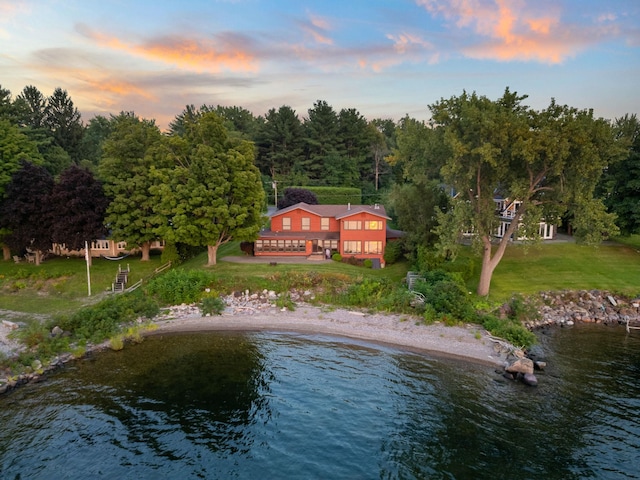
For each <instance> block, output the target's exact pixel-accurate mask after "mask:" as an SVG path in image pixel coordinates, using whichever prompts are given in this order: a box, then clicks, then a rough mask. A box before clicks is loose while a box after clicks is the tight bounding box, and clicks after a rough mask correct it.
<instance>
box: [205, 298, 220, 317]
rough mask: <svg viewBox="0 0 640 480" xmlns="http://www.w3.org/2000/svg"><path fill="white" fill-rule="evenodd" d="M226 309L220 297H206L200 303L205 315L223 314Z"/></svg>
mask: <svg viewBox="0 0 640 480" xmlns="http://www.w3.org/2000/svg"><path fill="white" fill-rule="evenodd" d="M224 309H225V304H224V301H223V300H222V299H221V298H220V297H205V298H203V299H202V302H201V303H200V310H201V311H202V314H203V315H214V314H215V315H221V314H222V312H224Z"/></svg>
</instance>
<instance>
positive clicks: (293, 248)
mask: <svg viewBox="0 0 640 480" xmlns="http://www.w3.org/2000/svg"><path fill="white" fill-rule="evenodd" d="M255 251H256V252H305V251H306V244H305V241H304V240H256V243H255Z"/></svg>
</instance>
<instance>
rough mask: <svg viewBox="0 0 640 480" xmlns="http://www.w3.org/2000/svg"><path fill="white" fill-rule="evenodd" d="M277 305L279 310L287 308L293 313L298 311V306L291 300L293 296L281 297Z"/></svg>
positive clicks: (285, 295) (277, 300)
mask: <svg viewBox="0 0 640 480" xmlns="http://www.w3.org/2000/svg"><path fill="white" fill-rule="evenodd" d="M275 303H276V306H277V307H278V308H286V309H287V310H289V311H291V312H293V311H294V310H295V309H296V304H295V302H294V301H293V300H291V295H289V294H288V293H286V294H284V295H281V296H279V297H278V298H277V299H276V302H275Z"/></svg>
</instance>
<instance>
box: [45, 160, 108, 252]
mask: <svg viewBox="0 0 640 480" xmlns="http://www.w3.org/2000/svg"><path fill="white" fill-rule="evenodd" d="M49 202H50V208H51V211H52V219H53V222H52V223H53V225H52V236H53V241H54V242H55V243H58V244H64V245H66V246H67V248H68V249H70V250H80V249H82V248H84V247H85V242H86V243H87V244H88V246H89V248H91V242H92V241H94V240H99V239H101V238H104V236H105V235H106V228H105V226H104V218H105V213H106V210H107V205H108V203H109V201H108V200H107V197H106V196H105V194H104V190H103V188H102V182H100V181H99V180H98V179H96V178H95V176H94V175H93V173H91V172H90V171H89V170H88V169H86V168H81V167H78V166H77V165H72V166H70V167H69V168H67V169H66V170H65V171H64V172H62V173H61V174H60V178H59V179H58V182H57V183H56V184H55V186H54V187H53V190H52V192H51V196H50V200H49ZM88 254H89V255H88V258H89V260H90V259H91V252H88Z"/></svg>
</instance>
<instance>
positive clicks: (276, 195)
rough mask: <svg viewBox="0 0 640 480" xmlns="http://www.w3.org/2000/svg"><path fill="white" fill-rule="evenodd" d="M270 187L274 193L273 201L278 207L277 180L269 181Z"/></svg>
mask: <svg viewBox="0 0 640 480" xmlns="http://www.w3.org/2000/svg"><path fill="white" fill-rule="evenodd" d="M271 187H272V188H273V191H274V193H275V197H276V199H275V203H276V208H278V182H277V180H273V181H272V182H271Z"/></svg>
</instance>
